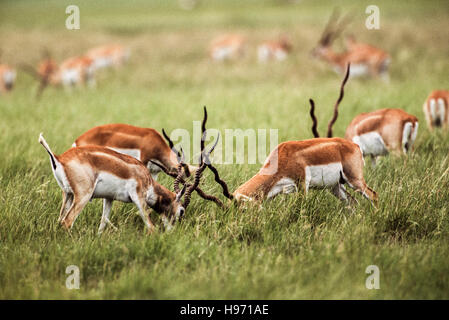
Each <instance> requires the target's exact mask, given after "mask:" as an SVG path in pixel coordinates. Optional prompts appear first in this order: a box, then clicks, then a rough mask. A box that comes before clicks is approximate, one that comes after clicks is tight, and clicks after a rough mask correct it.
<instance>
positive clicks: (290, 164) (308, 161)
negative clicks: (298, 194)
mask: <svg viewBox="0 0 449 320" xmlns="http://www.w3.org/2000/svg"><path fill="white" fill-rule="evenodd" d="M298 184H301V185H302V189H303V190H304V193H305V194H307V192H308V190H309V188H311V187H313V188H329V189H331V190H332V193H333V194H334V195H335V196H336V197H337V198H339V199H340V200H344V201H347V200H349V199H350V198H351V196H350V195H349V194H348V193H347V191H346V189H345V188H344V184H348V185H349V186H350V187H351V188H353V189H354V190H356V191H357V192H360V193H361V194H362V195H363V196H365V197H366V198H368V199H370V200H371V201H374V202H376V201H377V194H376V192H374V191H373V190H372V189H371V188H369V187H368V186H367V185H366V182H365V179H364V178H363V157H362V152H361V151H360V148H359V147H358V145H356V144H355V143H353V142H350V141H348V140H345V139H342V138H314V139H309V140H303V141H287V142H284V143H281V144H280V145H279V146H277V148H276V149H274V150H273V151H272V152H271V153H270V155H269V156H268V158H267V160H266V161H265V164H264V165H263V167H262V168H261V169H260V171H259V172H258V173H257V174H256V175H255V176H253V177H252V178H251V179H250V180H248V181H247V182H245V183H244V184H243V185H241V186H240V187H238V188H237V190H235V191H234V193H233V197H234V198H235V199H236V200H237V201H240V200H244V201H245V200H260V199H262V198H267V199H271V198H273V197H275V196H276V195H278V194H281V193H292V192H295V191H297V190H298V187H297V186H298Z"/></svg>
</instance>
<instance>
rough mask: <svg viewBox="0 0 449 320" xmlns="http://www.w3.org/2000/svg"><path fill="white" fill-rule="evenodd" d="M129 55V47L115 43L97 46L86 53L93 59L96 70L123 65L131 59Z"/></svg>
mask: <svg viewBox="0 0 449 320" xmlns="http://www.w3.org/2000/svg"><path fill="white" fill-rule="evenodd" d="M129 56H130V50H129V48H125V47H124V46H121V45H115V44H113V45H105V46H101V47H96V48H93V49H91V50H89V51H88V52H87V53H86V57H88V58H90V59H92V61H93V62H92V66H93V68H94V70H98V69H103V68H108V67H119V66H122V65H123V64H125V63H126V62H127V61H128V60H129Z"/></svg>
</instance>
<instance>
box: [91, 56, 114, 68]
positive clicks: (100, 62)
mask: <svg viewBox="0 0 449 320" xmlns="http://www.w3.org/2000/svg"><path fill="white" fill-rule="evenodd" d="M111 65H112V59H111V58H109V57H103V58H97V59H95V60H94V69H103V68H106V67H109V66H111Z"/></svg>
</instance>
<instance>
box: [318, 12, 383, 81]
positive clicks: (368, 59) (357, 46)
mask: <svg viewBox="0 0 449 320" xmlns="http://www.w3.org/2000/svg"><path fill="white" fill-rule="evenodd" d="M338 16H339V14H338V12H336V11H334V12H333V14H332V16H331V17H330V19H329V21H328V23H327V25H326V27H325V29H324V31H323V34H322V35H321V38H320V40H319V42H318V45H317V46H316V47H315V48H314V49H313V50H312V56H313V57H317V58H320V59H322V60H324V61H326V62H327V63H329V64H330V65H331V66H332V67H333V68H334V70H335V71H336V72H337V73H343V72H344V70H345V68H346V65H347V64H348V63H350V64H351V76H353V77H357V76H371V77H380V78H381V79H382V80H384V81H389V74H388V68H389V65H390V62H391V58H390V56H389V55H388V54H387V53H386V52H385V51H383V50H381V49H379V48H376V47H374V46H371V45H368V44H364V43H359V42H356V41H355V38H354V37H352V36H351V37H347V39H346V46H347V48H346V51H345V52H342V53H336V52H335V51H334V50H333V49H332V44H333V42H334V41H335V39H337V38H338V36H339V35H340V34H341V32H342V31H343V30H344V28H345V26H346V25H347V23H348V22H349V19H348V17H346V18H344V19H343V20H342V21H341V22H340V23H338Z"/></svg>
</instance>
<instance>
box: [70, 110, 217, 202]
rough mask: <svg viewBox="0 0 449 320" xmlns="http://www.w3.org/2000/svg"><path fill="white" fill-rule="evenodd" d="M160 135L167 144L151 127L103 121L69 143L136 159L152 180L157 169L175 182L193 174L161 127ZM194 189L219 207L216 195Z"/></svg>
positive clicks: (194, 169)
mask: <svg viewBox="0 0 449 320" xmlns="http://www.w3.org/2000/svg"><path fill="white" fill-rule="evenodd" d="M205 121H207V110H206V107H204V119H203V122H204V123H205ZM162 134H163V135H164V138H165V139H166V140H167V142H168V145H167V143H166V142H165V141H164V138H163V137H162V136H161V134H160V133H159V132H157V131H156V130H155V129H152V128H140V127H135V126H131V125H128V124H107V125H102V126H98V127H94V128H92V129H90V130H88V131H86V132H85V133H83V134H82V135H81V136H79V137H78V138H77V139H76V140H75V142H74V143H73V145H72V146H73V147H79V146H86V145H99V146H103V147H106V148H109V149H112V150H114V151H116V152H120V153H123V154H127V155H129V156H131V157H134V158H136V159H137V160H140V161H141V162H142V163H143V164H144V165H145V166H146V167H147V169H148V170H149V172H150V173H151V176H152V178H153V180H157V176H158V174H159V172H161V171H163V172H165V173H166V174H167V175H169V176H171V177H173V178H177V177H178V178H177V179H178V180H177V181H178V182H177V183H184V178H187V177H189V176H190V175H191V174H194V173H195V172H196V171H197V170H198V167H196V166H192V165H189V164H187V163H185V161H184V157H181V152H180V151H179V150H177V149H176V148H175V147H174V143H173V141H172V140H171V139H170V137H169V136H168V135H167V133H166V132H165V130H164V129H162ZM179 165H181V167H180V166H179ZM179 170H181V171H179ZM195 192H197V193H198V195H199V196H200V197H202V198H203V199H206V200H211V201H214V202H215V203H216V204H217V205H218V206H220V207H223V203H222V202H221V201H220V200H219V199H218V198H214V197H212V196H209V195H208V194H206V193H205V192H204V191H203V190H201V188H200V187H197V188H196V189H195Z"/></svg>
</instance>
